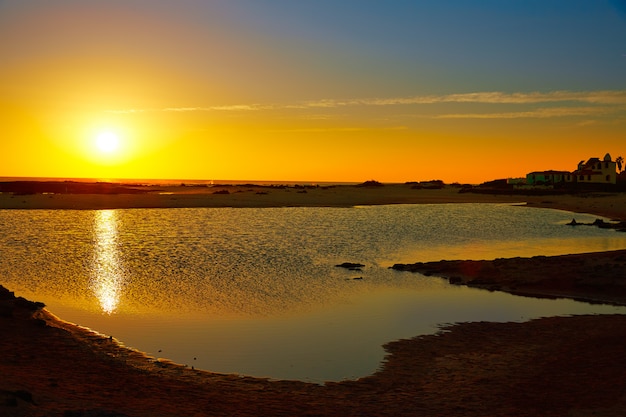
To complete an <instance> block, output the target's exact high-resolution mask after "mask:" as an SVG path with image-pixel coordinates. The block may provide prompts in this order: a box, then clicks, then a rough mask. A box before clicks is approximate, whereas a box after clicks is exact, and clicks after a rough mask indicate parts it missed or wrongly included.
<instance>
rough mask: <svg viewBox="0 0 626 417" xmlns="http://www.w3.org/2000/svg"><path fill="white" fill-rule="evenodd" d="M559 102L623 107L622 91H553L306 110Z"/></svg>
mask: <svg viewBox="0 0 626 417" xmlns="http://www.w3.org/2000/svg"><path fill="white" fill-rule="evenodd" d="M559 102H578V103H593V104H626V91H588V92H572V91H553V92H548V93H541V92H531V93H504V92H499V91H491V92H477V93H463V94H445V95H426V96H413V97H395V98H369V99H354V100H320V101H314V102H308V103H307V106H308V107H324V108H331V107H344V106H397V105H412V104H437V103H483V104H538V103H559Z"/></svg>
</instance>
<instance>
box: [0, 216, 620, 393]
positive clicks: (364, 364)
mask: <svg viewBox="0 0 626 417" xmlns="http://www.w3.org/2000/svg"><path fill="white" fill-rule="evenodd" d="M572 217H575V218H576V220H577V221H584V222H591V221H593V220H594V219H595V218H596V217H595V216H586V215H581V214H576V215H573V214H572V213H568V212H562V211H556V210H544V209H535V208H533V209H530V208H525V207H519V206H510V205H499V204H492V205H491V204H448V205H393V206H367V207H355V208H264V209H243V208H238V209H228V208H215V209H211V208H194V209H154V210H151V209H135V210H102V211H71V210H67V211H45V210H44V211H40V210H36V211H14V210H11V211H8V210H4V211H3V210H0V253H1V254H2V255H1V256H2V258H0V283H2V284H3V285H5V286H7V287H8V288H10V289H11V290H14V291H15V292H16V293H18V294H19V295H23V296H26V297H28V298H31V299H36V300H39V301H43V302H45V303H46V304H47V306H48V309H49V310H51V311H52V312H53V313H55V314H57V315H58V316H60V317H61V318H63V319H65V320H68V321H72V322H75V323H78V324H80V325H83V326H88V327H90V328H93V329H95V330H97V331H100V332H102V333H105V334H110V335H113V336H115V337H116V338H117V339H119V340H121V341H122V342H124V343H125V344H126V345H128V346H132V347H135V348H137V349H140V350H143V351H146V352H148V353H149V354H151V355H154V356H160V357H165V358H169V359H172V360H174V361H176V362H179V363H182V364H187V365H190V366H194V367H196V368H202V369H208V370H212V371H216V372H225V373H241V374H248V375H255V376H266V377H271V378H288V379H302V380H307V381H315V382H322V381H326V380H341V379H345V378H356V377H360V376H364V375H368V374H371V373H373V372H374V371H375V370H376V369H377V368H378V367H379V365H380V361H381V360H382V359H383V356H384V351H383V349H382V345H383V344H384V343H386V342H388V341H391V340H396V339H399V338H408V337H413V336H416V335H419V334H424V333H430V332H433V331H436V330H437V328H438V326H439V325H441V324H442V323H452V322H461V321H477V320H491V321H511V320H526V319H529V318H534V317H541V316H549V315H564V314H580V313H590V312H595V313H605V312H616V311H618V312H624V311H626V310H624V309H623V308H614V307H608V306H591V305H587V304H584V303H579V302H574V301H568V300H558V301H551V300H535V299H530V298H521V297H515V296H511V295H507V294H498V293H489V292H486V291H480V290H474V289H469V288H463V287H454V286H449V285H447V284H446V283H445V282H444V281H443V280H440V279H437V278H432V277H431V278H427V277H423V276H421V275H419V274H410V273H402V272H396V271H392V270H389V269H388V267H389V266H390V265H392V264H393V263H396V262H416V261H430V260H440V259H494V258H496V257H510V256H533V255H556V254H563V253H576V252H588V251H602V250H612V249H623V248H626V234H623V233H617V232H614V231H610V230H602V229H598V228H594V227H576V228H573V227H568V226H566V225H565V224H566V223H567V222H569V221H570V220H571V219H572ZM342 262H359V263H362V264H364V265H365V267H364V268H363V270H362V271H347V270H344V269H342V268H337V267H335V265H336V264H339V263H342ZM355 278H358V279H355Z"/></svg>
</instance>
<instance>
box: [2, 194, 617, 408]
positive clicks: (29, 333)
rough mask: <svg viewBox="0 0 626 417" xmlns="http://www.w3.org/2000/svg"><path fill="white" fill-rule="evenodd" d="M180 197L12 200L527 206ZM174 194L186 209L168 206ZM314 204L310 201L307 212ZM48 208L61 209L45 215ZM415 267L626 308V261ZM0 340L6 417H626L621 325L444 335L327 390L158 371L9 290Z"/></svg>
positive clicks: (538, 324) (612, 321) (381, 197)
mask: <svg viewBox="0 0 626 417" xmlns="http://www.w3.org/2000/svg"><path fill="white" fill-rule="evenodd" d="M344 187H350V188H344ZM184 191H185V192H187V193H182V192H181V193H179V194H160V195H158V198H156V199H155V198H154V197H152V198H153V200H145V199H144V200H141V199H142V198H143V197H145V196H144V195H132V196H130V195H122V196H117V197H115V196H113V198H109V197H112V196H106V195H104V196H93V195H80V196H76V195H70V196H68V197H67V198H57V195H55V196H54V197H53V198H49V197H48V196H46V195H41V196H37V195H30V196H14V199H15V198H19V199H22V198H23V199H25V200H26V201H27V203H22V202H21V201H24V200H18V203H19V204H21V205H23V206H25V207H14V208H21V209H34V208H40V209H45V208H48V209H50V208H62V207H65V206H64V204H65V205H67V204H69V203H71V204H74V206H72V207H69V208H71V209H86V208H114V207H109V206H115V207H117V208H120V207H118V206H119V205H121V203H122V202H125V204H127V205H129V206H124V207H125V208H131V207H132V204H130V203H128V202H129V201H130V202H132V199H133V198H135V199H137V198H139V200H141V201H143V203H142V204H145V203H146V202H150V204H153V203H155V202H160V204H161V205H163V202H169V203H168V205H167V206H168V207H170V206H172V205H173V206H174V207H179V206H181V205H184V206H186V205H189V204H192V203H196V204H202V205H197V206H193V207H205V206H206V204H209V203H210V204H213V205H210V207H233V206H231V205H226V206H222V205H219V204H223V203H224V200H219V198H222V197H229V198H231V199H232V201H226V202H227V203H229V204H234V203H233V201H234V202H236V203H237V204H240V205H237V206H235V207H247V206H246V205H245V204H250V201H252V202H253V203H256V204H257V205H256V206H260V207H281V206H283V205H284V204H296V203H297V204H302V206H327V205H328V206H332V207H343V206H344V205H342V204H345V206H353V205H365V204H419V203H422V204H435V203H451V202H467V203H481V202H491V203H519V202H521V200H522V199H520V197H521V196H515V195H514V196H500V195H499V196H491V195H482V194H480V195H479V194H470V193H463V194H459V193H458V190H454V189H444V190H414V189H411V188H410V187H408V186H405V185H397V186H396V185H394V186H385V187H376V188H371V189H369V188H367V189H364V188H354V187H351V186H339V187H333V188H328V189H307V192H306V193H298V192H297V191H296V190H290V191H285V190H284V189H278V190H270V192H268V194H256V191H244V192H231V191H232V189H230V191H229V193H228V194H225V193H224V194H207V193H204V194H198V193H194V192H188V190H184ZM203 191H204V190H203ZM257 191H258V190H257ZM298 191H300V190H298ZM328 191H332V192H331V193H328ZM168 192H169V191H168ZM172 192H175V191H172ZM324 193H326V194H324ZM468 194H470V195H468ZM172 195H174V196H175V197H180V196H184V197H183V198H181V199H176V200H172V199H171V197H170V196H172ZM5 197H7V195H6V194H0V208H7V207H6V206H5V203H6V201H7V200H10V199H7V198H5ZM277 197H278V198H277ZM309 197H312V198H310V199H309V200H311V201H307V200H306V199H308V198H309ZM117 198H119V200H118V199H117ZM263 199H265V200H263ZM50 200H53V201H55V204H56V203H57V202H58V201H62V202H63V204H56V205H54V207H50V206H51V204H50ZM524 200H526V204H527V205H528V206H529V207H544V208H553V209H560V210H569V211H573V212H585V213H591V214H596V215H598V216H603V217H608V218H612V219H619V220H623V219H626V204H624V202H626V195H623V194H601V193H596V194H593V195H589V196H541V197H538V196H537V197H535V196H533V197H532V198H525V199H524ZM42 201H43V202H47V203H48V205H47V206H46V205H45V204H42ZM137 201H138V200H135V203H134V204H135V205H137V204H138V203H137ZM172 202H176V203H175V204H174V203H172ZM88 203H89V204H88ZM312 203H316V204H312ZM348 203H352V204H348ZM19 204H18V206H19ZM38 204H39V205H38ZM263 204H265V205H263ZM271 204H281V205H271ZM256 206H255V207H256ZM66 208H67V207H66ZM406 267H407V269H406V270H409V271H410V270H414V271H419V272H422V273H426V274H427V275H435V276H443V277H447V278H448V279H449V280H450V281H451V282H452V283H453V284H458V285H469V286H475V287H479V288H484V289H487V290H491V291H493V290H499V291H506V292H511V293H518V294H522V295H526V296H544V297H567V298H581V299H584V298H586V299H595V300H602V301H604V302H611V303H616V304H620V305H626V250H621V251H611V252H599V253H593V254H580V255H564V256H555V257H534V258H511V259H496V260H494V261H441V262H429V263H424V264H419V265H418V264H413V265H408V266H406ZM410 268H414V269H410ZM0 332H1V334H3V335H4V336H3V337H2V338H0V375H2V376H3V377H2V378H0V414H2V415H10V416H53V415H76V416H145V415H150V416H152V415H156V416H180V415H217V416H219V415H231V416H252V415H285V414H288V415H348V416H350V415H377V416H380V415H383V416H384V415H390V416H391V415H425V416H431V415H448V416H485V415H489V416H534V415H542V416H566V415H567V416H586V415H596V416H597V415H601V416H602V415H604V416H613V415H626V394H625V393H626V381H624V378H623V372H622V370H623V369H626V352H625V350H624V349H623V341H624V340H626V316H624V315H598V316H573V317H550V318H542V319H536V320H531V321H528V322H524V323H489V322H481V323H461V324H453V325H447V326H445V327H442V328H441V331H440V332H439V333H438V334H435V335H426V336H418V337H415V338H412V339H408V340H399V341H392V342H389V343H387V344H386V345H385V349H386V351H387V357H386V359H385V360H384V362H383V363H382V364H381V369H380V370H379V371H378V372H376V373H375V374H374V375H371V376H367V377H364V378H360V379H358V380H356V381H342V382H332V383H326V385H317V384H311V383H305V382H299V381H273V380H267V379H262V378H254V377H246V376H239V375H225V374H216V373H211V372H207V371H199V370H194V369H191V368H186V367H183V366H180V365H175V364H172V363H169V362H167V361H156V360H154V359H153V358H149V357H146V356H145V354H143V353H141V352H137V351H133V350H129V349H126V348H125V347H123V346H121V345H119V344H118V343H117V342H116V341H115V340H114V339H110V338H107V337H105V336H102V335H99V334H97V333H95V332H91V331H90V330H88V329H84V328H80V327H77V326H75V325H73V324H71V323H66V322H63V321H62V320H61V319H59V318H57V317H55V316H54V315H53V314H51V313H49V312H48V311H47V310H45V309H41V305H39V304H35V303H31V302H29V301H26V300H23V299H20V298H15V297H14V296H13V295H12V294H11V293H10V292H8V291H2V289H1V288H0Z"/></svg>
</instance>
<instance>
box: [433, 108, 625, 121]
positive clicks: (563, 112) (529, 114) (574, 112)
mask: <svg viewBox="0 0 626 417" xmlns="http://www.w3.org/2000/svg"><path fill="white" fill-rule="evenodd" d="M624 110H626V109H624V108H622V107H554V108H540V109H534V110H529V111H518V112H502V113H453V114H439V115H434V116H426V117H430V118H433V119H523V118H538V119H544V118H552V117H574V116H603V115H607V114H613V113H616V112H619V111H624Z"/></svg>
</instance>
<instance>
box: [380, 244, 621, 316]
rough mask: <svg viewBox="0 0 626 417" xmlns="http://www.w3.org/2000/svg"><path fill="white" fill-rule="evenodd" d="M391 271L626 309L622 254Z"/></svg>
mask: <svg viewBox="0 0 626 417" xmlns="http://www.w3.org/2000/svg"><path fill="white" fill-rule="evenodd" d="M391 268H392V269H395V270H397V271H408V272H418V273H421V274H423V275H427V276H430V275H435V276H439V277H443V278H447V279H448V281H449V282H450V284H454V285H467V286H469V287H475V288H483V289H486V290H490V291H505V292H508V293H512V294H516V295H528V296H532V297H544V298H572V299H577V300H581V301H587V302H598V303H610V304H619V305H626V250H619V251H610V252H600V253H587V254H576V255H562V256H549V257H548V256H534V257H532V258H508V259H496V260H493V261H470V260H465V261H462V260H454V261H439V262H417V263H414V264H395V265H393V266H392V267H391Z"/></svg>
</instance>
